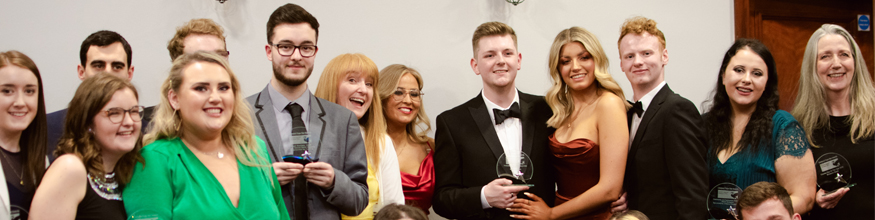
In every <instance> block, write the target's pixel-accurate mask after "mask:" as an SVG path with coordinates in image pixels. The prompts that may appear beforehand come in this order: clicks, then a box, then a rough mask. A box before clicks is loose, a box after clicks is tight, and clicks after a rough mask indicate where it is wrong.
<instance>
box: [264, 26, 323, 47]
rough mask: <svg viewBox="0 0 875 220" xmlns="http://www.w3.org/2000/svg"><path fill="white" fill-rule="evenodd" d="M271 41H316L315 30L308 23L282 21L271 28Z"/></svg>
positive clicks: (298, 42)
mask: <svg viewBox="0 0 875 220" xmlns="http://www.w3.org/2000/svg"><path fill="white" fill-rule="evenodd" d="M271 40H272V41H273V43H280V42H287V43H296V44H300V43H303V42H311V43H316V30H315V29H313V28H312V27H310V24H309V23H306V22H301V23H282V24H278V25H277V26H276V27H274V29H273V37H272V38H271Z"/></svg>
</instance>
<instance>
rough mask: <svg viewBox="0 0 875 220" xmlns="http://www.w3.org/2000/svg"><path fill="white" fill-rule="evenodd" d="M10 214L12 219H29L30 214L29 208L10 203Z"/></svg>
mask: <svg viewBox="0 0 875 220" xmlns="http://www.w3.org/2000/svg"><path fill="white" fill-rule="evenodd" d="M9 214H10V219H11V220H21V219H27V216H28V215H27V214H28V213H27V209H25V208H23V207H21V206H17V205H10V207H9Z"/></svg>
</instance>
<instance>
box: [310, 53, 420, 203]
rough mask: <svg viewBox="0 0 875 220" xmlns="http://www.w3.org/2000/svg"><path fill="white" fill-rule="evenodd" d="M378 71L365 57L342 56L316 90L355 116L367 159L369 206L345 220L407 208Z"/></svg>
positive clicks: (328, 70)
mask: <svg viewBox="0 0 875 220" xmlns="http://www.w3.org/2000/svg"><path fill="white" fill-rule="evenodd" d="M378 86H379V71H378V69H377V65H376V64H374V61H371V59H370V58H368V57H366V56H365V55H362V54H342V55H340V56H337V57H335V58H334V59H332V60H331V61H329V62H328V65H326V66H325V71H323V72H322V76H321V77H320V78H319V86H318V87H316V93H315V95H316V97H319V98H322V99H325V100H330V101H333V102H335V103H337V104H339V105H341V106H343V107H346V108H347V109H349V110H351V111H352V112H353V113H355V115H356V117H357V118H358V121H359V125H360V126H361V127H362V129H361V130H362V136H363V137H364V140H365V151H366V154H367V157H368V206H367V208H365V210H364V211H363V212H362V213H361V215H359V216H346V215H344V216H343V219H372V218H374V213H376V212H377V211H379V210H380V208H381V207H382V206H384V205H388V204H391V203H395V204H404V194H403V192H402V190H401V173H400V171H399V169H398V158H397V157H396V155H395V147H394V145H392V141H391V139H390V138H389V136H388V135H386V121H385V119H384V118H383V108H382V106H383V105H382V104H381V100H380V99H379V97H380V95H379V92H378V91H377V90H376V87H378Z"/></svg>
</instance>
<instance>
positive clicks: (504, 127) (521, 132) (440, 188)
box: [433, 22, 555, 219]
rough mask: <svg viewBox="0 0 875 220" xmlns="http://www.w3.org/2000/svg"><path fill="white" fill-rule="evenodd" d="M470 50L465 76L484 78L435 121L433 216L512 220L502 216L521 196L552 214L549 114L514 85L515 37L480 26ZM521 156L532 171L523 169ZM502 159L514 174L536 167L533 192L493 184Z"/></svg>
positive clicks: (500, 28) (504, 29)
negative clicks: (540, 201)
mask: <svg viewBox="0 0 875 220" xmlns="http://www.w3.org/2000/svg"><path fill="white" fill-rule="evenodd" d="M473 45H474V58H472V59H471V69H473V70H474V73H475V74H477V75H480V77H481V78H482V80H483V90H482V92H481V94H480V95H478V96H477V97H474V98H473V99H471V100H470V101H468V102H466V103H465V104H462V105H460V106H457V107H455V108H453V109H450V110H447V111H445V112H443V113H441V114H440V115H438V117H437V130H436V133H435V142H436V147H435V148H436V151H435V156H434V167H435V182H436V184H435V195H434V198H433V204H434V210H435V212H437V214H439V215H441V216H443V217H445V218H451V219H511V218H510V212H508V211H507V210H505V208H507V207H509V206H510V205H511V204H512V203H513V200H514V199H516V197H517V193H518V192H520V191H526V190H527V192H530V193H534V194H535V195H537V196H539V197H541V198H543V199H544V200H545V202H546V203H547V204H548V205H550V206H552V205H553V199H554V189H555V184H554V180H553V172H552V167H551V166H549V164H548V157H550V155H549V150H548V146H547V144H548V139H547V136H548V135H549V133H550V131H549V130H548V128H547V124H546V123H547V119H548V118H550V116H551V114H552V113H551V110H550V107H549V106H547V103H546V101H545V100H544V97H542V96H535V95H529V94H526V93H522V92H519V91H518V90H517V89H516V87H515V85H514V79H515V78H516V73H517V71H518V70H519V69H520V60H521V59H522V55H521V54H520V53H519V52H517V41H516V34H515V33H514V31H513V29H512V28H511V27H510V26H508V25H506V24H503V23H500V22H487V23H483V24H481V25H480V26H479V27H477V30H476V31H475V32H474V38H473ZM520 152H522V153H524V154H526V155H528V156H529V157H530V158H531V161H532V164H521V162H520V160H519V158H520V157H521V156H520V155H522V153H520ZM502 155H505V158H510V159H508V160H507V161H509V163H510V167H511V169H512V170H517V169H518V167H520V166H532V167H534V171H533V172H532V174H533V176H532V177H531V179H530V180H528V182H527V183H528V184H534V186H533V187H531V188H529V187H526V186H511V185H510V184H511V181H510V180H508V179H502V178H498V173H497V172H496V164H497V163H498V159H499V157H501V156H502ZM502 162H504V161H502ZM524 175H525V174H524Z"/></svg>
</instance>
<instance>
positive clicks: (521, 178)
mask: <svg viewBox="0 0 875 220" xmlns="http://www.w3.org/2000/svg"><path fill="white" fill-rule="evenodd" d="M512 157H514V156H508V155H507V154H502V155H501V156H500V157H498V163H496V164H495V171H496V173H497V174H498V178H505V179H509V180H510V181H513V184H512V185H515V186H528V187H533V186H535V185H534V184H528V183H526V182H528V181H529V180H531V179H532V175H534V174H535V172H534V171H535V167H534V165H533V164H532V159H531V158H529V155H526V153H523V152H520V154H519V155H518V156H515V157H517V158H512ZM514 160H517V161H519V166H517V165H516V164H512V163H510V161H514Z"/></svg>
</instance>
